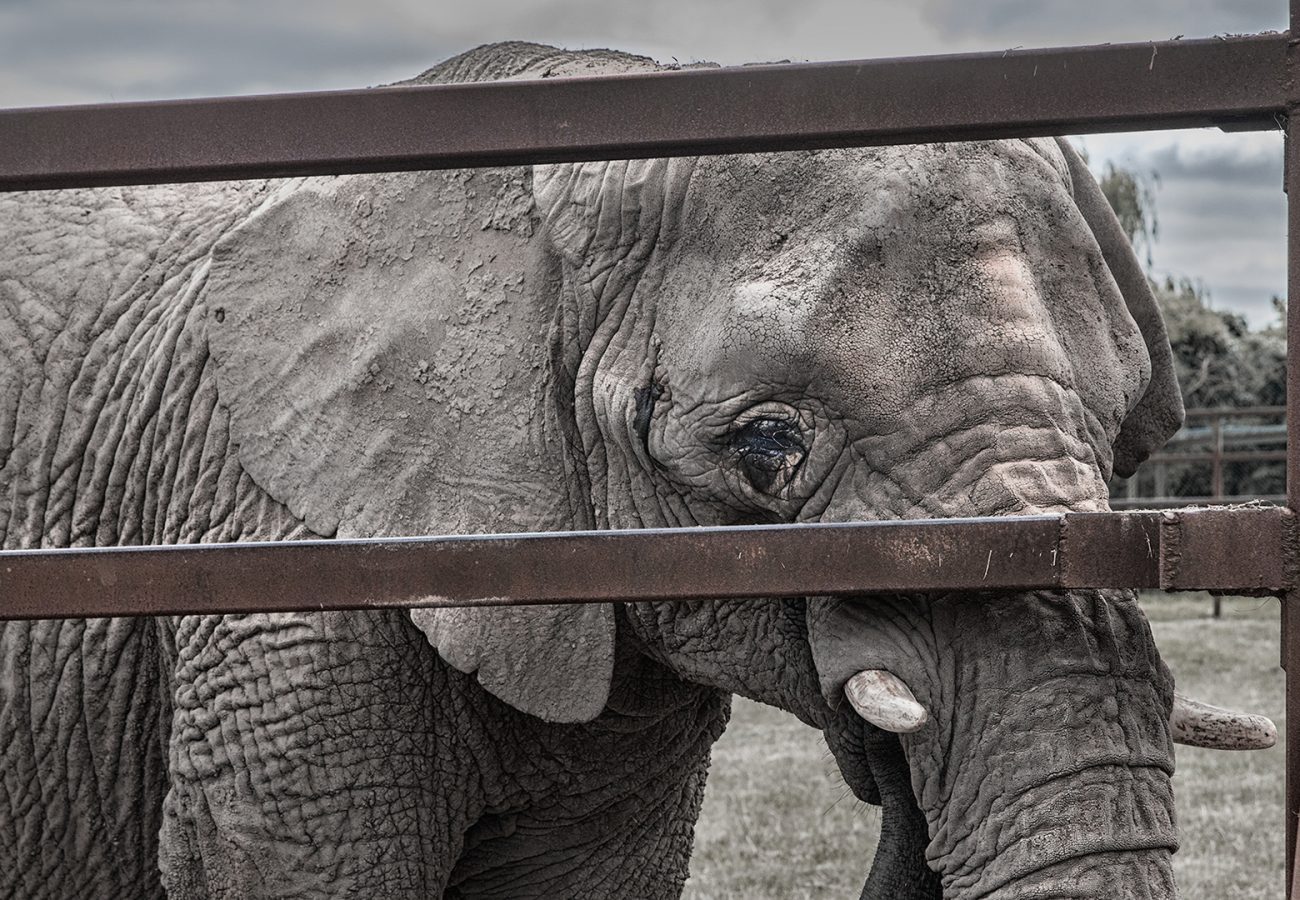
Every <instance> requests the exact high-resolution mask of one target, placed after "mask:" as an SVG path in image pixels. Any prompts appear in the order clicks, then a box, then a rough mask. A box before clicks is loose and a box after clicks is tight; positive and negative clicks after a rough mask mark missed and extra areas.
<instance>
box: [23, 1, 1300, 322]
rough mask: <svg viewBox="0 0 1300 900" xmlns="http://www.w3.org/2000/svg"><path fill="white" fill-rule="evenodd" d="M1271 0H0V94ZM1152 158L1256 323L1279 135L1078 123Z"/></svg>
mask: <svg viewBox="0 0 1300 900" xmlns="http://www.w3.org/2000/svg"><path fill="white" fill-rule="evenodd" d="M1285 27H1286V0H1086V2H1084V0H718V2H709V0H538V2H528V0H443V2H438V0H432V2H431V0H363V2H358V0H313V2H299V3H290V2H285V0H204V2H202V3H192V2H184V0H0V107H5V106H39V105H49V104H60V103H98V102H105V101H112V100H148V99H164V98H170V97H195V96H210V95H221V94H246V93H264V92H270V91H297V90H324V89H331V88H345V87H362V86H367V85H373V84H382V83H385V82H391V81H396V80H399V79H402V78H406V77H409V76H411V75H414V74H416V73H417V72H419V71H421V70H423V69H425V68H428V67H429V66H430V65H432V64H433V63H435V62H437V61H438V60H440V59H443V58H445V57H447V56H450V55H453V54H455V53H458V52H460V51H462V50H465V49H468V48H470V47H473V46H475V45H477V44H481V43H484V42H486V41H495V40H517V39H523V40H533V41H540V42H543V43H553V44H558V45H562V46H567V47H573V48H581V47H615V48H618V49H624V50H631V51H634V52H640V53H645V54H648V55H650V56H654V57H656V58H658V59H660V60H663V61H665V62H671V61H672V60H673V59H676V60H677V61H679V62H683V63H685V62H689V61H693V60H711V61H714V62H719V63H723V64H735V63H742V62H753V61H772V60H784V59H789V60H827V59H856V58H864V57H877V56H899V55H910V54H918V53H943V52H959V51H969V50H1000V49H1006V48H1009V47H1031V46H1053V45H1064V44H1084V43H1100V42H1106V41H1112V42H1119V41H1141V40H1159V39H1165V38H1172V37H1175V36H1177V35H1180V34H1181V35H1185V36H1186V37H1208V36H1210V35H1214V34H1223V33H1243V32H1258V31H1269V30H1281V29H1283V28H1285ZM1083 143H1084V145H1085V147H1086V148H1087V150H1088V151H1089V153H1090V156H1091V159H1092V162H1093V165H1094V168H1096V169H1100V168H1101V167H1102V165H1104V163H1105V162H1106V161H1107V160H1114V161H1115V162H1117V163H1119V164H1122V165H1125V166H1127V167H1128V168H1130V169H1134V170H1136V171H1140V172H1144V173H1149V172H1155V173H1157V174H1158V176H1159V179H1160V182H1159V187H1158V189H1157V194H1156V196H1157V209H1158V213H1159V220H1160V239H1159V241H1158V243H1157V244H1156V245H1155V248H1154V250H1153V254H1152V255H1153V257H1154V265H1153V271H1154V272H1155V274H1157V275H1158V276H1163V275H1165V274H1169V275H1174V276H1185V277H1189V278H1193V279H1198V280H1200V281H1201V282H1202V283H1203V284H1204V285H1205V286H1206V287H1207V288H1208V289H1209V291H1210V294H1211V298H1212V301H1213V302H1214V304H1215V305H1216V306H1221V307H1223V308H1231V309H1237V310H1239V311H1241V312H1243V313H1245V314H1246V315H1247V316H1248V317H1249V318H1250V319H1251V321H1252V322H1253V323H1254V324H1256V325H1261V324H1265V323H1267V322H1268V321H1270V320H1271V318H1272V309H1271V306H1270V304H1269V298H1270V296H1271V295H1273V294H1281V293H1282V292H1283V287H1284V284H1285V253H1284V247H1283V236H1284V224H1285V215H1284V207H1283V196H1282V192H1281V179H1282V141H1281V136H1280V135H1279V134H1276V133H1262V134H1235V135H1225V134H1221V133H1219V132H1218V131H1194V132H1163V133H1149V134H1140V135H1105V136H1093V137H1089V138H1085V139H1084V141H1083Z"/></svg>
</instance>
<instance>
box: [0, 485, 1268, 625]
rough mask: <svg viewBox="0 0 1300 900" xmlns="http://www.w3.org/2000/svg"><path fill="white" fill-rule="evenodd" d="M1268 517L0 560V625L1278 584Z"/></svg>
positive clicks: (1009, 521) (229, 547)
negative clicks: (629, 602)
mask: <svg viewBox="0 0 1300 900" xmlns="http://www.w3.org/2000/svg"><path fill="white" fill-rule="evenodd" d="M1291 522H1292V517H1291V514H1290V512H1289V511H1287V510H1284V509H1280V508H1273V509H1268V508H1246V509H1237V510H1180V511H1174V512H1164V513H1151V512H1136V513H1069V514H1065V515H1051V516H1024V517H1005V518H990V519H946V520H928V521H926V520H921V521H902V522H866V523H850V524H834V525H831V524H826V525H768V526H750V527H733V528H687V529H667V530H643V531H594V532H560V533H553V534H534V535H488V536H454V537H430V538H396V539H380V540H369V541H300V542H268V543H262V544H225V545H222V544H206V545H180V546H168V547H123V548H88V549H72V550H18V551H5V552H3V553H0V619H7V618H18V619H29V618H65V617H68V618H70V617H88V616H107V615H113V616H134V615H183V614H193V613H205V614H207V613H210V614H217V613H243V612H283V611H290V610H326V609H331V610H333V609H362V608H375V607H398V608H402V607H420V606H484V605H487V606H495V605H511V604H535V603H604V602H609V601H621V600H693V599H701V598H707V597H733V596H738V597H755V598H765V597H787V596H804V595H817V594H830V595H857V594H870V593H899V592H915V591H957V590H970V591H981V590H998V591H1005V590H1028V589H1060V588H1084V587H1103V588H1104V587H1164V588H1166V589H1169V590H1193V589H1207V588H1220V587H1250V588H1252V589H1255V590H1259V591H1265V592H1267V591H1274V592H1275V591H1278V590H1281V589H1282V588H1284V587H1285V586H1286V585H1287V584H1288V583H1289V582H1288V581H1287V578H1288V577H1289V576H1288V575H1287V573H1286V571H1285V567H1284V566H1283V565H1282V563H1281V561H1280V560H1281V559H1282V557H1283V550H1284V544H1285V543H1286V541H1287V540H1289V535H1290V534H1291V531H1292V527H1291Z"/></svg>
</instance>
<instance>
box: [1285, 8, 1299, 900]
mask: <svg viewBox="0 0 1300 900" xmlns="http://www.w3.org/2000/svg"><path fill="white" fill-rule="evenodd" d="M1289 13H1290V22H1289V26H1290V27H1289V34H1297V33H1300V0H1290V4H1289ZM1295 72H1296V57H1295V50H1294V48H1291V47H1289V48H1288V53H1287V57H1286V83H1287V87H1288V96H1287V113H1288V116H1287V126H1286V150H1285V156H1284V164H1285V173H1284V175H1283V189H1284V190H1285V191H1286V197H1287V201H1286V205H1287V254H1286V259H1287V314H1286V426H1287V456H1288V459H1287V464H1286V471H1287V476H1286V490H1287V506H1288V507H1289V508H1290V510H1291V512H1292V514H1293V515H1294V514H1296V513H1297V512H1298V511H1300V362H1298V361H1297V353H1300V117H1297V116H1296V115H1294V113H1295V112H1296V110H1297V109H1300V93H1298V92H1297V85H1296V79H1295ZM1293 552H1294V550H1293ZM1293 560H1294V556H1293ZM1298 603H1300V587H1297V586H1295V585H1293V586H1292V588H1291V589H1290V590H1288V591H1287V592H1286V593H1285V594H1284V595H1283V601H1282V642H1281V643H1282V667H1283V668H1284V669H1285V670H1286V728H1285V732H1286V734H1285V740H1286V788H1285V791H1286V867H1287V871H1286V884H1285V890H1286V895H1287V897H1288V898H1292V900H1296V898H1300V866H1298V865H1297V862H1296V852H1297V844H1296V835H1297V827H1296V826H1297V816H1298V815H1300V611H1297V610H1296V609H1295V608H1294V607H1295V606H1296V604H1298Z"/></svg>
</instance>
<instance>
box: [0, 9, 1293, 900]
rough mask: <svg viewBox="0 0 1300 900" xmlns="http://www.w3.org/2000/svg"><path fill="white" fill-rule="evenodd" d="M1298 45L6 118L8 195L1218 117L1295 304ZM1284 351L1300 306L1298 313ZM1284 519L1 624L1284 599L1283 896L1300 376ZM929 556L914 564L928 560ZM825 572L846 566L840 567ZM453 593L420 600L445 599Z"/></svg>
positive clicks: (1285, 41) (833, 544)
mask: <svg viewBox="0 0 1300 900" xmlns="http://www.w3.org/2000/svg"><path fill="white" fill-rule="evenodd" d="M1291 26H1292V27H1291V32H1290V33H1287V34H1266V35H1252V36H1231V37H1219V38H1211V39H1207V40H1175V41H1163V42H1155V43H1143V44H1120V45H1105V46H1097V47H1081V48H1068V49H1035V50H1022V49H1014V50H1008V51H1006V52H999V53H986V54H969V55H956V56H935V57H925V58H915V59H891V60H877V61H865V62H837V63H825V64H803V65H773V66H753V67H741V68H727V69H709V70H702V69H696V70H689V71H672V72H664V73H655V74H637V75H620V76H605V77H598V78H574V79H547V80H539V81H523V82H498V83H485V84H461V85H438V86H404V87H393V88H384V89H375V90H366V91H343V92H326V93H312V94H284V95H274V96H263V97H243V98H231V99H212V100H193V101H176V102H161V103H126V104H110V105H102V106H79V107H58V108H46V109H16V110H3V111H0V190H6V191H20V190H36V189H52V188H62V187H73V186H103V185H128V184H146V183H163V182H182V181H203V180H223V179H240V178H253V177H282V176H292V175H327V174H340V173H349V172H389V171H403V170H420V169H441V168H459V167H474V166H498V165H507V164H524V163H540V162H555V161H573V160H593V159H626V158H639V157H657V156H680V155H700V154H717V153H732V152H765V151H778V150H794V149H805V148H825V147H851V146H863V145H881V144H907V143H916V142H922V141H927V142H928V141H955V140H971V139H990V138H1003V137H1027V136H1047V135H1056V134H1077V133H1085V132H1098V131H1127V130H1139V129H1143V130H1144V129H1159V128H1186V127H1202V126H1215V127H1219V128H1222V129H1225V130H1231V131H1237V130H1264V129H1273V130H1276V129H1285V130H1286V132H1287V137H1288V140H1287V149H1286V156H1287V161H1288V166H1287V170H1286V176H1285V181H1286V185H1285V187H1286V189H1287V190H1288V232H1289V236H1288V251H1289V252H1288V266H1289V269H1288V289H1289V290H1288V296H1289V297H1290V298H1292V299H1293V300H1294V299H1296V298H1300V117H1296V116H1293V115H1292V113H1293V111H1295V110H1296V109H1297V108H1300V86H1298V85H1297V77H1296V76H1297V73H1300V60H1297V53H1300V42H1297V41H1296V40H1293V39H1292V37H1291V36H1290V35H1291V34H1300V0H1291ZM1287 336H1288V352H1293V351H1294V350H1295V349H1296V348H1300V302H1291V303H1289V304H1288V312H1287ZM1287 385H1288V391H1287V404H1288V410H1289V413H1290V414H1289V415H1288V416H1287V418H1286V422H1287V436H1288V442H1287V471H1288V473H1289V474H1290V477H1289V478H1288V479H1287V491H1288V493H1287V505H1286V506H1285V507H1275V508H1244V509H1208V510H1162V511H1140V512H1114V513H1087V514H1083V513H1081V514H1066V515H1049V516H1030V517H1021V518H996V519H963V520H932V521H903V522H887V523H861V524H836V525H782V526H751V527H734V528H702V529H684V530H658V531H654V530H647V531H624V532H617V531H607V532H584V533H564V534H539V535H489V536H456V537H413V538H404V539H396V540H371V541H316V542H312V541H305V542H286V543H263V544H242V545H241V544H228V545H204V546H195V545H190V546H172V547H123V548H103V549H75V550H23V551H6V552H3V553H0V618H64V617H85V616H105V615H113V616H138V615H159V614H192V613H244V612H253V611H288V610H337V609H351V608H358V607H366V608H374V607H397V608H405V607H414V606H427V605H430V604H432V603H435V602H436V603H437V604H441V605H453V606H456V605H461V606H467V605H483V604H506V605H508V604H522V603H602V602H609V601H633V600H650V599H653V600H691V599H698V598H704V597H711V596H728V597H736V596H749V597H753V598H754V601H753V602H763V598H766V597H778V596H799V595H806V594H837V595H848V594H853V595H860V594H870V593H873V592H898V591H931V590H944V591H953V590H972V591H987V590H991V589H1005V588H1015V589H1032V588H1042V589H1058V588H1114V587H1143V588H1161V589H1164V590H1190V589H1210V590H1220V591H1235V592H1251V593H1272V594H1277V595H1279V596H1281V597H1282V598H1283V607H1282V609H1283V619H1282V622H1283V624H1282V630H1283V635H1282V639H1283V640H1282V647H1283V650H1282V664H1283V666H1284V667H1285V668H1286V669H1287V723H1286V736H1287V760H1286V766H1287V783H1286V829H1287V845H1286V846H1287V853H1288V886H1289V888H1288V896H1300V895H1298V894H1297V886H1296V885H1295V884H1293V883H1292V877H1293V872H1294V870H1295V848H1296V822H1297V813H1300V752H1298V751H1300V612H1297V611H1296V610H1295V609H1294V608H1293V607H1294V606H1295V605H1296V604H1297V603H1300V584H1298V583H1297V578H1296V571H1297V568H1300V554H1298V552H1297V546H1298V545H1297V540H1296V527H1295V515H1296V511H1297V509H1300V476H1297V475H1296V474H1295V473H1296V472H1297V465H1298V464H1300V434H1298V433H1297V432H1298V429H1300V414H1298V413H1297V409H1300V366H1297V365H1293V364H1289V365H1288V373H1287ZM918 548H924V549H925V551H926V552H924V553H918V552H917V550H918ZM828 560H834V565H828V562H827V561H828ZM435 591H436V593H437V595H438V596H439V599H437V600H436V601H434V600H430V597H429V595H430V594H431V593H432V592H435Z"/></svg>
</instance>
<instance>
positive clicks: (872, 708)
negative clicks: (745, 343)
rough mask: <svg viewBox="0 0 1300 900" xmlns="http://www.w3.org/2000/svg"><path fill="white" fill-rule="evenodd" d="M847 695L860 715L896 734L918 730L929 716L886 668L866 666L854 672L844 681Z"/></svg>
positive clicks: (904, 686) (905, 686)
mask: <svg viewBox="0 0 1300 900" xmlns="http://www.w3.org/2000/svg"><path fill="white" fill-rule="evenodd" d="M844 696H846V697H848V698H849V705H851V706H852V707H853V709H854V711H855V712H856V713H857V714H858V715H860V716H861V717H862V718H864V719H866V720H867V721H868V722H870V723H871V724H872V725H875V726H876V727H877V728H883V729H884V730H885V731H892V732H894V734H911V733H912V732H913V731H919V730H920V729H921V726H923V725H925V723H926V722H928V721H929V720H930V716H929V714H928V713H926V711H925V707H924V706H922V705H921V704H919V703H917V702H916V697H915V696H914V695H913V694H912V692H911V691H909V690H908V689H907V685H905V684H903V682H902V681H901V680H899V679H898V678H897V677H895V676H894V675H891V674H890V673H889V672H886V671H884V670H883V669H866V670H865V671H862V672H859V673H858V674H856V675H854V676H853V677H852V678H850V679H849V680H848V683H846V684H845V685H844Z"/></svg>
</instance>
